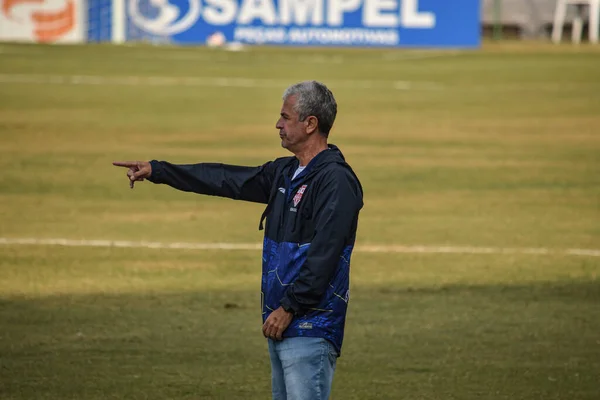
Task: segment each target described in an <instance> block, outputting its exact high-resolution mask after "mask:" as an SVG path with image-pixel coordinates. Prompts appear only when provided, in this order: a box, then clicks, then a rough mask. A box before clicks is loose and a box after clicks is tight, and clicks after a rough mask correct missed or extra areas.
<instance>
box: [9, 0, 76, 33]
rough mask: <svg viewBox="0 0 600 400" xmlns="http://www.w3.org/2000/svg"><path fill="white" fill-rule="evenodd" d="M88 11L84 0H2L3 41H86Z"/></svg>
mask: <svg viewBox="0 0 600 400" xmlns="http://www.w3.org/2000/svg"><path fill="white" fill-rule="evenodd" d="M86 21H87V10H86V9H85V2H83V1H81V0H0V40H3V41H21V42H38V43H77V42H85V40H86V34H85V24H86Z"/></svg>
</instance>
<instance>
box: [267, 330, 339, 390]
mask: <svg viewBox="0 0 600 400" xmlns="http://www.w3.org/2000/svg"><path fill="white" fill-rule="evenodd" d="M268 341H269V355H270V356H271V385H272V391H273V400H327V399H329V393H330V392H331V384H332V382H333V373H334V372H335V363H336V361H337V357H338V354H337V351H336V350H335V348H334V347H333V345H332V344H331V343H330V342H329V341H328V340H326V339H322V338H316V337H291V338H285V339H283V340H282V341H280V342H277V341H274V340H271V339H268Z"/></svg>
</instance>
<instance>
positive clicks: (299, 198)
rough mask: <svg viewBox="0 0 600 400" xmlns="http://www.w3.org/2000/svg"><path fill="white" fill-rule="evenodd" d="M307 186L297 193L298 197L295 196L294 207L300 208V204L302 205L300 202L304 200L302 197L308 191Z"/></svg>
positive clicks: (303, 186) (301, 187)
mask: <svg viewBox="0 0 600 400" xmlns="http://www.w3.org/2000/svg"><path fill="white" fill-rule="evenodd" d="M306 186H307V185H302V186H300V189H298V191H297V192H296V195H295V196H294V207H298V203H300V200H302V195H303V194H304V191H305V190H306Z"/></svg>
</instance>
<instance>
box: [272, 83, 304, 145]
mask: <svg viewBox="0 0 600 400" xmlns="http://www.w3.org/2000/svg"><path fill="white" fill-rule="evenodd" d="M295 105H296V96H294V95H292V96H288V98H287V99H285V101H284V102H283V106H281V114H280V117H279V120H278V121H277V124H276V125H275V127H276V128H277V129H279V137H280V138H281V147H283V148H285V149H288V150H289V151H291V152H292V153H295V152H297V151H298V150H299V149H301V148H302V144H303V143H304V142H306V140H307V139H308V138H309V134H308V132H307V124H306V123H305V122H306V121H299V120H298V113H297V112H296V111H295V110H294V106H295Z"/></svg>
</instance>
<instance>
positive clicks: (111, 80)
mask: <svg viewBox="0 0 600 400" xmlns="http://www.w3.org/2000/svg"><path fill="white" fill-rule="evenodd" d="M290 82H292V80H283V79H267V78H265V79H253V78H235V77H170V76H100V75H37V74H0V83H5V84H11V83H12V84H34V85H115V86H199V87H232V88H265V87H266V88H278V89H282V88H286V87H287V86H289V85H290ZM328 86H331V87H334V88H345V89H386V88H393V89H396V90H436V89H440V88H441V86H440V85H439V84H437V83H434V82H416V81H415V82H413V81H373V80H360V79H358V80H332V81H329V82H328Z"/></svg>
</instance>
